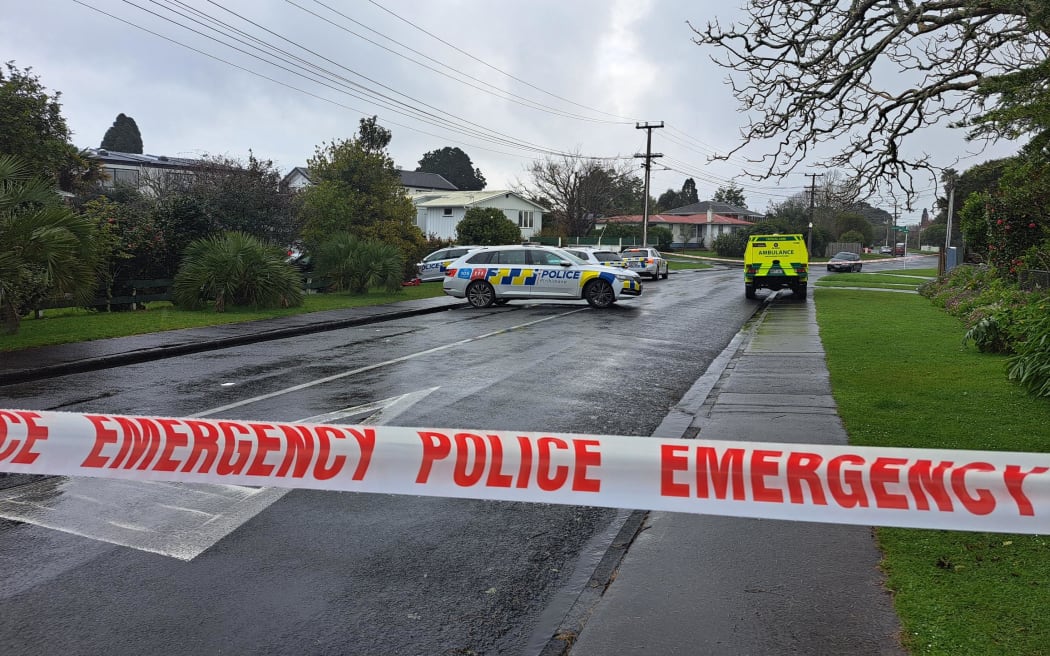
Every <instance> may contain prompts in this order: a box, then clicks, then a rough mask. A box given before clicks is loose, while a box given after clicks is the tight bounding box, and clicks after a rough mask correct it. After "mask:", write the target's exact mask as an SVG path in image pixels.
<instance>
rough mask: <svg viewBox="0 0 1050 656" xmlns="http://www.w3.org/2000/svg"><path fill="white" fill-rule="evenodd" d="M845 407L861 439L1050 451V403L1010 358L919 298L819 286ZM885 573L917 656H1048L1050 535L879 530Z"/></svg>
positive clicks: (834, 376) (831, 362)
mask: <svg viewBox="0 0 1050 656" xmlns="http://www.w3.org/2000/svg"><path fill="white" fill-rule="evenodd" d="M814 301H815V303H816V307H817V321H818V323H819V325H820V334H821V340H822V342H823V343H824V348H825V350H826V352H827V362H828V370H829V371H830V373H831V384H832V389H833V393H834V396H835V401H836V403H837V404H838V407H839V414H840V416H841V417H842V420H843V423H844V425H845V427H846V430H847V431H848V433H849V436H850V442H851V443H853V444H858V445H871V446H884V447H929V448H945V449H987V450H1006V451H1039V452H1042V451H1047V450H1050V440H1048V439H1047V437H1046V435H1047V432H1046V426H1047V425H1050V403H1048V402H1047V400H1045V399H1036V398H1033V397H1030V396H1027V395H1026V394H1025V393H1024V391H1023V390H1022V389H1021V388H1020V387H1018V386H1016V385H1014V384H1012V383H1010V382H1008V381H1007V380H1006V377H1005V375H1004V366H1005V358H1004V357H1003V356H993V355H988V354H982V353H979V352H978V351H977V350H976V349H975V348H973V347H972V346H971V347H964V346H963V344H962V335H963V332H964V328H963V325H962V324H961V323H960V322H959V321H958V320H957V319H955V318H953V317H951V316H949V315H947V314H945V313H944V312H943V311H941V310H939V309H937V308H935V307H934V306H933V305H932V304H931V303H930V301H929V300H928V299H926V298H923V297H921V296H918V295H912V294H881V293H874V292H866V291H850V290H834V291H831V290H817V291H816V292H815V294H814ZM877 538H878V543H879V545H880V547H881V548H882V550H883V553H884V555H885V560H884V562H883V568H884V570H885V571H886V573H887V577H888V585H889V587H890V589H891V590H892V591H893V592H894V595H895V596H894V599H895V604H896V608H897V612H898V614H899V616H900V618H901V622H902V624H903V627H904V630H903V635H902V639H903V641H904V643H905V645H906V646H907V647H908V648H909V649H910V650H911V651H912V653H914V654H938V655H939V654H945V655H948V654H951V655H964V654H973V655H984V654H1032V655H1034V654H1047V653H1050V618H1048V617H1047V609H1050V538H1048V537H1047V536H1032V535H1004V534H996V533H969V532H960V531H937V530H914V529H891V528H880V529H878V531H877Z"/></svg>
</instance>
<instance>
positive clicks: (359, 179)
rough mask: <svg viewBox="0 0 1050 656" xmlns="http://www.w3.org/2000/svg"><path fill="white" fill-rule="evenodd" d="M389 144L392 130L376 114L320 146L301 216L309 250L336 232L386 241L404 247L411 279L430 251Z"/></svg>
mask: <svg viewBox="0 0 1050 656" xmlns="http://www.w3.org/2000/svg"><path fill="white" fill-rule="evenodd" d="M389 143H390V132H389V130H386V129H385V128H382V127H381V126H379V125H377V124H376V123H375V117H373V118H371V119H362V120H361V129H360V134H358V135H355V136H354V137H353V138H351V139H343V140H339V141H334V142H332V143H330V144H322V145H321V146H318V147H317V149H316V152H315V153H314V156H313V157H312V158H311V159H310V160H309V162H308V165H309V167H310V176H311V178H312V179H313V181H314V184H312V185H311V186H309V187H307V188H306V189H304V190H303V191H301V192H300V193H299V197H298V202H299V218H300V221H301V222H302V235H303V240H304V241H305V242H306V246H307V250H315V249H316V248H317V247H318V246H319V245H320V244H321V243H322V242H324V241H325V240H326V239H327V238H328V237H329V236H330V235H333V234H335V233H337V232H349V233H350V234H352V235H354V236H355V237H357V238H358V239H366V240H367V239H375V240H379V241H383V242H386V243H388V244H391V245H393V246H396V247H397V248H398V249H399V250H400V251H401V254H402V255H403V256H404V260H405V272H404V273H405V276H406V278H408V277H414V276H415V263H416V262H418V261H419V258H421V257H422V256H423V255H425V249H426V239H425V238H424V236H423V233H422V232H421V231H420V230H419V228H418V227H417V226H416V224H415V220H416V209H415V207H414V206H413V205H412V201H410V200H409V199H408V198H407V197H406V196H405V190H404V187H403V186H401V178H400V176H399V175H398V173H397V170H396V169H395V168H394V161H393V160H392V159H391V158H390V156H389V155H388V154H387V152H386V150H385V144H389ZM380 144H383V147H382V148H380V147H379V145H380Z"/></svg>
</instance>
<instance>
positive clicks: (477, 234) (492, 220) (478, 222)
mask: <svg viewBox="0 0 1050 656" xmlns="http://www.w3.org/2000/svg"><path fill="white" fill-rule="evenodd" d="M456 239H457V241H459V243H461V244H475V245H477V246H497V245H500V244H516V243H518V242H520V241H521V229H520V228H518V226H517V225H515V224H514V223H512V222H511V221H510V219H508V218H507V215H506V214H504V213H503V212H502V211H500V210H498V209H496V208H494V207H472V208H470V209H469V210H467V213H466V214H465V215H463V219H462V220H461V221H460V222H459V223H457V224H456Z"/></svg>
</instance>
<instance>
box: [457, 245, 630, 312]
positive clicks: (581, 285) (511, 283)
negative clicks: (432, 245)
mask: <svg viewBox="0 0 1050 656" xmlns="http://www.w3.org/2000/svg"><path fill="white" fill-rule="evenodd" d="M442 289H443V290H444V292H445V293H446V294H448V295H449V296H454V297H456V298H466V299H467V301H468V302H469V303H470V304H471V305H473V306H474V307H477V308H483V307H488V306H490V305H492V304H493V303H496V304H497V305H502V304H504V303H506V302H507V301H509V300H511V299H515V298H525V299H528V298H551V299H558V298H564V299H573V298H582V299H585V300H586V301H587V302H588V303H590V304H591V306H593V307H596V308H605V307H609V306H610V305H612V304H613V303H615V302H616V301H618V300H619V299H621V298H623V297H629V296H638V295H640V294H641V293H642V279H641V277H640V276H639V275H638V274H637V273H634V272H633V271H625V270H624V269H619V268H614V267H607V266H602V265H600V264H588V263H586V262H584V261H583V260H580V259H578V258H576V257H574V256H572V255H570V254H568V253H566V252H565V251H563V250H561V249H559V248H552V247H549V246H487V247H485V248H480V249H478V250H475V251H472V252H471V253H468V254H467V255H465V256H463V257H461V258H459V259H458V260H456V261H454V262H452V263H451V264H449V265H448V269H447V271H446V272H445V281H444V282H443V283H442Z"/></svg>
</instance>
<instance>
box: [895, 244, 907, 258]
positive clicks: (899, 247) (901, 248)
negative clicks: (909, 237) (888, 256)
mask: <svg viewBox="0 0 1050 656" xmlns="http://www.w3.org/2000/svg"><path fill="white" fill-rule="evenodd" d="M906 250H907V247H906V246H905V244H904V242H897V244H895V245H894V246H893V254H894V255H895V256H896V255H904V252H905V251H906Z"/></svg>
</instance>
